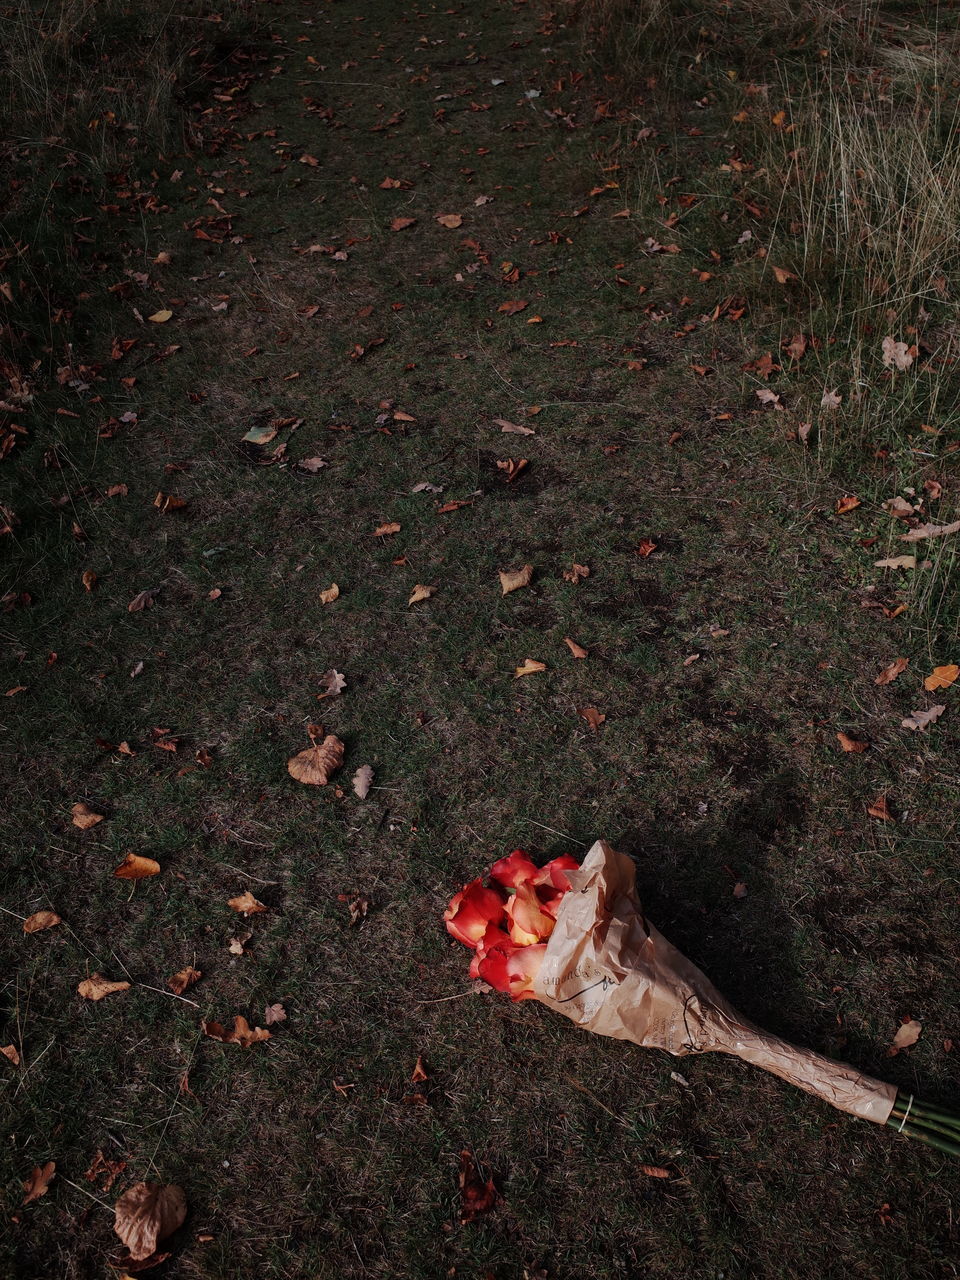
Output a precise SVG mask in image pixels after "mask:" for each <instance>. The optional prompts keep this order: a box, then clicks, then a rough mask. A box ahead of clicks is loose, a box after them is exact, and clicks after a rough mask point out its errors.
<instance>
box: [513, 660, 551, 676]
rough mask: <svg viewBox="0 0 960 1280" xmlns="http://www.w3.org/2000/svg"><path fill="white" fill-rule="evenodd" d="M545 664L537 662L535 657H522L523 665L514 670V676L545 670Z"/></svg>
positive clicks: (533, 673) (529, 674)
mask: <svg viewBox="0 0 960 1280" xmlns="http://www.w3.org/2000/svg"><path fill="white" fill-rule="evenodd" d="M546 669H547V664H546V663H545V662H537V661H536V659H535V658H524V660H523V666H520V667H517V668H516V669H515V670H514V673H513V674H514V677H515V678H516V677H519V676H532V675H536V673H537V672H538V671H546Z"/></svg>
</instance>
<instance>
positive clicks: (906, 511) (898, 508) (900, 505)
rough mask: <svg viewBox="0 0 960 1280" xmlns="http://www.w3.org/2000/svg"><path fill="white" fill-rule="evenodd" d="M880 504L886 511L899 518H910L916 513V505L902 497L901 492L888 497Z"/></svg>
mask: <svg viewBox="0 0 960 1280" xmlns="http://www.w3.org/2000/svg"><path fill="white" fill-rule="evenodd" d="M880 505H881V506H882V507H883V509H884V511H886V512H887V513H888V514H889V515H891V516H894V517H895V518H896V519H897V520H909V519H910V517H911V516H913V515H916V510H917V509H916V507H914V506H913V504H912V503H910V502H907V500H906V498H901V497H900V495H899V494H895V495H894V496H893V497H892V498H887V499H886V501H884V502H881V504H880Z"/></svg>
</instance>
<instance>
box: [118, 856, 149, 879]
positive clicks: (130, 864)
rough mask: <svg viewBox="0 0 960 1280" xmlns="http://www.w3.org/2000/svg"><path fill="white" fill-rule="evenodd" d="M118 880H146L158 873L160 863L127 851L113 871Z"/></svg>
mask: <svg viewBox="0 0 960 1280" xmlns="http://www.w3.org/2000/svg"><path fill="white" fill-rule="evenodd" d="M113 874H114V875H115V876H116V877H117V879H118V880H146V879H147V878H148V877H149V876H156V875H159V874H160V863H159V862H157V861H156V859H155V858H145V857H143V856H142V855H141V854H139V853H128V854H127V856H126V857H125V858H124V860H123V861H122V862H121V863H120V865H119V867H117V868H116V870H115V871H114V873H113Z"/></svg>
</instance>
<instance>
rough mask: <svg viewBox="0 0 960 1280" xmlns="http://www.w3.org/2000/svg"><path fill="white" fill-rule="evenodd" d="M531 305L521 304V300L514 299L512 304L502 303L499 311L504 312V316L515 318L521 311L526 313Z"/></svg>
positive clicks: (527, 303)
mask: <svg viewBox="0 0 960 1280" xmlns="http://www.w3.org/2000/svg"><path fill="white" fill-rule="evenodd" d="M529 305H530V304H529V302H521V301H519V299H514V300H512V301H510V302H501V303H500V305H499V307H497V310H498V311H502V312H503V314H504V315H507V316H515V315H517V314H518V312H520V311H526V309H527V307H528V306H529Z"/></svg>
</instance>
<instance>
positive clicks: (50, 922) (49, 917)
mask: <svg viewBox="0 0 960 1280" xmlns="http://www.w3.org/2000/svg"><path fill="white" fill-rule="evenodd" d="M58 924H63V921H62V920H61V918H60V917H59V916H58V915H57V913H56V912H55V911H35V912H34V913H33V915H32V916H27V918H26V920H24V922H23V932H24V933H40V932H42V930H44V929H52V928H53V927H54V925H58Z"/></svg>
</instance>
